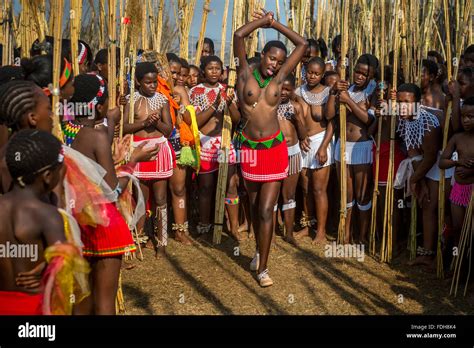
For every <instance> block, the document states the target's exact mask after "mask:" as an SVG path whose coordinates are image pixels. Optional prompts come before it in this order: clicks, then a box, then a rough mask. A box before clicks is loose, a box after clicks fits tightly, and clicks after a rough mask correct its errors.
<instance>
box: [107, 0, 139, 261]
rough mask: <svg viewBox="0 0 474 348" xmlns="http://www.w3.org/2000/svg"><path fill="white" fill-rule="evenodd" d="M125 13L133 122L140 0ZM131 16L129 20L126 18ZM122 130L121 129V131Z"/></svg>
mask: <svg viewBox="0 0 474 348" xmlns="http://www.w3.org/2000/svg"><path fill="white" fill-rule="evenodd" d="M125 13H126V16H125V17H124V18H127V19H126V22H127V23H128V28H127V29H126V32H127V41H128V44H129V47H130V51H129V54H130V57H129V61H130V68H131V69H130V86H129V88H130V98H129V113H128V117H129V122H130V123H133V122H134V121H135V67H136V61H137V45H138V38H139V36H140V31H141V29H142V20H143V16H142V15H141V14H142V10H141V8H140V1H139V0H127V3H126V6H125ZM129 18H131V20H128V19H129ZM124 49H125V47H123V48H121V51H122V50H124ZM109 58H110V53H109ZM114 58H115V51H114ZM120 122H121V128H122V129H123V122H124V120H123V117H122V119H121V121H120ZM122 132H123V131H122ZM132 151H133V134H132V136H131V138H130V150H129V154H128V157H129V158H130V156H131V154H132ZM127 189H128V190H129V191H131V190H132V185H131V182H130V183H129V186H128V187H127ZM132 233H133V234H134V236H135V239H136V240H137V241H138V231H137V230H136V229H133V231H132ZM137 244H138V251H139V255H140V258H139V259H140V260H143V252H142V250H141V245H140V243H137Z"/></svg>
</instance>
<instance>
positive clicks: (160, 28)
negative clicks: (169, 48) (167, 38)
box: [154, 0, 165, 52]
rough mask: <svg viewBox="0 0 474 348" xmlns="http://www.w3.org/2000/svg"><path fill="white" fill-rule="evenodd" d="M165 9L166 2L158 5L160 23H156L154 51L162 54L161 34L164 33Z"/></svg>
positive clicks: (161, 1)
mask: <svg viewBox="0 0 474 348" xmlns="http://www.w3.org/2000/svg"><path fill="white" fill-rule="evenodd" d="M164 9H165V0H160V2H159V5H158V15H157V18H158V22H157V23H156V30H155V43H154V49H155V51H157V52H161V32H162V31H163V13H164Z"/></svg>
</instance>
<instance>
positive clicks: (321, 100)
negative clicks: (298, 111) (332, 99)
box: [295, 85, 330, 105]
mask: <svg viewBox="0 0 474 348" xmlns="http://www.w3.org/2000/svg"><path fill="white" fill-rule="evenodd" d="M329 91H330V88H329V87H325V88H324V89H323V90H322V91H321V92H318V93H314V92H311V91H310V90H309V89H308V85H303V86H301V87H299V88H298V89H297V90H296V92H295V93H296V95H298V96H300V97H301V98H303V100H304V101H305V102H306V103H308V104H309V105H323V104H325V103H326V102H327V100H328V97H329Z"/></svg>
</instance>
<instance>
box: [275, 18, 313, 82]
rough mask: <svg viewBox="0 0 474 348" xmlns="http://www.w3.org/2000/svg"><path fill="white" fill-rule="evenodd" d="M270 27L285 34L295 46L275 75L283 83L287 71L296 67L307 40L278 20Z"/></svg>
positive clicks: (302, 54) (306, 46) (304, 50)
mask: <svg viewBox="0 0 474 348" xmlns="http://www.w3.org/2000/svg"><path fill="white" fill-rule="evenodd" d="M272 17H273V16H272ZM272 20H273V19H272ZM271 27H272V28H274V29H275V30H277V31H279V32H280V33H282V34H283V35H285V36H286V37H287V38H288V39H290V40H291V42H293V43H294V44H295V46H296V47H295V49H294V50H293V52H291V54H290V56H289V57H288V59H287V60H286V61H285V63H284V64H283V65H282V66H281V68H280V71H278V74H277V76H276V79H277V82H278V83H283V81H284V79H285V78H286V77H287V76H288V74H289V73H291V72H292V71H293V70H294V69H295V68H296V66H297V65H298V64H299V62H300V61H301V59H302V58H303V56H304V54H305V52H306V49H307V48H308V41H306V39H305V38H303V37H302V36H300V35H299V34H298V33H296V32H294V31H293V30H291V29H290V28H288V27H286V26H284V25H283V24H281V23H280V22H277V21H274V22H272V23H271Z"/></svg>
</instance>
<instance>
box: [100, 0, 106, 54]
mask: <svg viewBox="0 0 474 348" xmlns="http://www.w3.org/2000/svg"><path fill="white" fill-rule="evenodd" d="M99 47H100V48H104V47H105V1H103V0H102V1H99Z"/></svg>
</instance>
